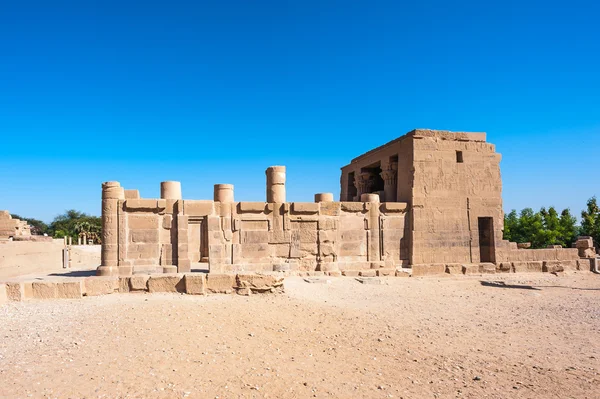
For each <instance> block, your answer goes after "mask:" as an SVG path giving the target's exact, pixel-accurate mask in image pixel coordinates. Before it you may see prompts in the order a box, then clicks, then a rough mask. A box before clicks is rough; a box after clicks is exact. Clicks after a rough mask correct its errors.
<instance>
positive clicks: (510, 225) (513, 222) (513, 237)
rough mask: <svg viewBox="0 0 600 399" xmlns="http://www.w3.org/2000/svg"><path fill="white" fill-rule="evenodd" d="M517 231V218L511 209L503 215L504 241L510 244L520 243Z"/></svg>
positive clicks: (515, 212) (514, 211)
mask: <svg viewBox="0 0 600 399" xmlns="http://www.w3.org/2000/svg"><path fill="white" fill-rule="evenodd" d="M520 235H521V234H520V231H519V216H517V211H516V210H515V209H513V210H512V211H510V212H509V213H507V214H505V215H504V239H505V240H508V241H512V242H522V241H520V240H521V237H520Z"/></svg>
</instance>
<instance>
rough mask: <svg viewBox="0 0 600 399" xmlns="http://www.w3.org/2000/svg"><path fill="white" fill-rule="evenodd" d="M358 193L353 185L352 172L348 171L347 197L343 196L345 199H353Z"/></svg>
mask: <svg viewBox="0 0 600 399" xmlns="http://www.w3.org/2000/svg"><path fill="white" fill-rule="evenodd" d="M357 193H358V190H357V189H356V186H355V185H354V172H350V173H348V193H347V198H345V200H346V201H354V197H356V195H357Z"/></svg>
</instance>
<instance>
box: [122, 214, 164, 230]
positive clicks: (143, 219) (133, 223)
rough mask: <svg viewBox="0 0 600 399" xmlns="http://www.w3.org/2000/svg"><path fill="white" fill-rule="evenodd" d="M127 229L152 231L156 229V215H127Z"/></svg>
mask: <svg viewBox="0 0 600 399" xmlns="http://www.w3.org/2000/svg"><path fill="white" fill-rule="evenodd" d="M127 227H128V228H129V229H132V230H154V229H156V228H158V215H155V214H135V213H132V214H128V216H127Z"/></svg>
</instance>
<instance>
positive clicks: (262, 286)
mask: <svg viewBox="0 0 600 399" xmlns="http://www.w3.org/2000/svg"><path fill="white" fill-rule="evenodd" d="M236 285H237V286H236V289H244V288H249V289H250V290H251V291H252V293H255V294H256V293H275V292H283V277H276V276H270V275H260V274H238V275H237V276H236Z"/></svg>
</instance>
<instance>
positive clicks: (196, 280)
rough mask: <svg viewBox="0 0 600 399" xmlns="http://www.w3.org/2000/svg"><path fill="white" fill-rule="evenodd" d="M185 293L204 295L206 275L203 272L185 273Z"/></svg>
mask: <svg viewBox="0 0 600 399" xmlns="http://www.w3.org/2000/svg"><path fill="white" fill-rule="evenodd" d="M183 280H184V282H185V293H186V294H190V295H206V276H205V275H204V274H186V275H185V276H184V277H183Z"/></svg>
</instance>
